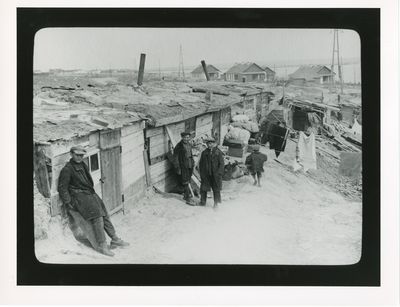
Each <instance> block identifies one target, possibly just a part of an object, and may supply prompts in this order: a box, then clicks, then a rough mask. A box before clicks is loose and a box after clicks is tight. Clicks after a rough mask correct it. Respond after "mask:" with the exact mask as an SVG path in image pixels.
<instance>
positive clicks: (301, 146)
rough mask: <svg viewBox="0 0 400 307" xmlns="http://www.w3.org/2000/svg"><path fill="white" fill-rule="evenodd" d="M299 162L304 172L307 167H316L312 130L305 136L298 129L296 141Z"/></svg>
mask: <svg viewBox="0 0 400 307" xmlns="http://www.w3.org/2000/svg"><path fill="white" fill-rule="evenodd" d="M297 149H298V159H299V164H301V165H302V166H303V170H304V171H305V172H306V171H308V170H309V169H317V155H316V152H315V135H314V133H313V132H312V133H311V134H310V135H309V136H306V135H305V134H304V132H302V131H300V135H299V142H298V143H297Z"/></svg>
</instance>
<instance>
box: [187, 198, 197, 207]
mask: <svg viewBox="0 0 400 307" xmlns="http://www.w3.org/2000/svg"><path fill="white" fill-rule="evenodd" d="M186 204H187V205H189V206H196V202H195V201H194V199H193V198H189V199H186Z"/></svg>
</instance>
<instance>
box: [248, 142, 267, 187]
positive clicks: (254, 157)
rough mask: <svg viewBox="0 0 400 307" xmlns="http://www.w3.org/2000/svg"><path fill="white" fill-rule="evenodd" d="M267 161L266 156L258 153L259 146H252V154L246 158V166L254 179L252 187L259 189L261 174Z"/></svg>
mask: <svg viewBox="0 0 400 307" xmlns="http://www.w3.org/2000/svg"><path fill="white" fill-rule="evenodd" d="M267 160H268V157H267V155H265V154H263V153H261V152H260V145H254V147H253V152H252V153H251V154H250V155H248V156H247V158H246V162H245V164H246V166H247V168H248V169H249V171H250V174H251V176H252V177H253V179H254V183H253V185H257V183H258V186H259V187H261V173H263V172H264V162H265V161H267Z"/></svg>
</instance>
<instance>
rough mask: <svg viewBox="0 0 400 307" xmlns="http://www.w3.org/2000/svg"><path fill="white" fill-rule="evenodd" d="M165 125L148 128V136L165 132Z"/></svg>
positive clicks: (146, 132)
mask: <svg viewBox="0 0 400 307" xmlns="http://www.w3.org/2000/svg"><path fill="white" fill-rule="evenodd" d="M163 133H164V127H157V128H147V129H146V130H145V134H146V138H151V137H153V136H155V135H157V134H163Z"/></svg>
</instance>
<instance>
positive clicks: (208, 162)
mask: <svg viewBox="0 0 400 307" xmlns="http://www.w3.org/2000/svg"><path fill="white" fill-rule="evenodd" d="M206 143H207V148H206V149H205V150H203V152H202V153H201V157H200V162H199V169H200V178H201V185H200V205H201V206H205V205H206V200H207V192H208V191H210V189H212V190H213V194H214V208H216V207H217V206H218V204H220V203H221V190H222V177H223V175H224V156H223V153H222V151H221V150H219V148H218V147H217V144H216V142H215V140H214V139H213V138H209V139H207V140H206Z"/></svg>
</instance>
